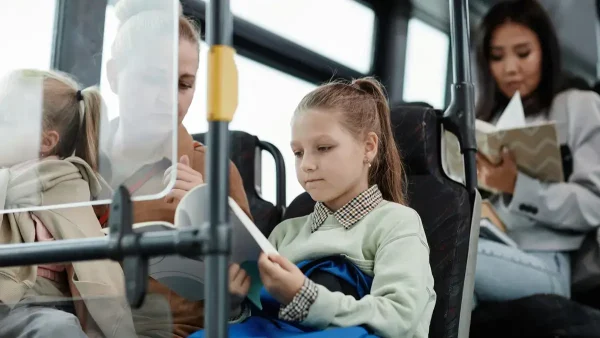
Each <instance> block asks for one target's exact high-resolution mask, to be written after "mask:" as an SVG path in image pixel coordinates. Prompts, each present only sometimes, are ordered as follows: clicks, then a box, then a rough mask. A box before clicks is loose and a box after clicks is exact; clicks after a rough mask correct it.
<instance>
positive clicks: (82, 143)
mask: <svg viewBox="0 0 600 338" xmlns="http://www.w3.org/2000/svg"><path fill="white" fill-rule="evenodd" d="M78 93H80V94H81V96H80V97H79V98H80V99H81V102H80V112H79V114H80V121H81V125H80V130H79V134H78V137H77V142H76V146H75V156H77V157H80V158H81V159H83V160H84V161H85V162H87V163H88V164H89V165H90V167H92V169H93V170H94V171H98V143H99V138H100V137H99V128H100V116H101V113H102V109H103V106H104V105H103V101H102V96H101V94H100V91H99V90H98V88H96V87H90V88H87V89H84V90H82V91H81V92H78ZM78 96H79V95H78Z"/></svg>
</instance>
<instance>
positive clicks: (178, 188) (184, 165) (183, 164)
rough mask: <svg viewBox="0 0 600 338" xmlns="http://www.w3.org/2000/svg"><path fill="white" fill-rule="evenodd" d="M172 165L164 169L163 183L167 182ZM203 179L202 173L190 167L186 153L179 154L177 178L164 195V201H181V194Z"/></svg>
mask: <svg viewBox="0 0 600 338" xmlns="http://www.w3.org/2000/svg"><path fill="white" fill-rule="evenodd" d="M172 170H173V167H171V168H169V169H167V170H166V171H165V175H164V178H163V183H165V184H167V183H168V181H169V179H170V176H171V171H172ZM203 183H204V179H203V177H202V174H200V173H199V172H197V171H196V170H194V169H192V168H191V167H190V158H189V157H188V156H187V155H183V156H181V158H180V159H179V163H177V180H176V181H175V185H174V186H173V189H171V191H170V192H169V193H168V194H167V196H165V202H167V203H175V202H179V201H181V199H182V198H183V196H185V194H187V192H188V191H190V190H192V189H193V188H194V187H196V186H198V185H200V184H203Z"/></svg>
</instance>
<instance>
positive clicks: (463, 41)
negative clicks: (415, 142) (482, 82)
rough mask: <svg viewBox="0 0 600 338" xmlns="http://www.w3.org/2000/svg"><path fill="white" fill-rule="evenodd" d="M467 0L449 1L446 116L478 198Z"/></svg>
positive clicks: (471, 188) (467, 182)
mask: <svg viewBox="0 0 600 338" xmlns="http://www.w3.org/2000/svg"><path fill="white" fill-rule="evenodd" d="M469 27H470V26H469V3H468V0H450V42H451V48H452V79H453V84H452V88H451V94H452V101H451V104H450V106H449V107H448V110H447V111H446V114H445V116H446V117H447V118H448V119H450V120H451V122H452V123H453V124H454V127H455V128H456V130H455V131H456V133H457V135H458V136H459V140H460V141H461V150H462V151H463V156H464V160H465V185H466V187H467V190H468V191H469V193H470V194H471V195H472V196H471V197H474V196H475V190H476V189H477V164H476V162H475V153H476V152H477V144H476V142H475V99H474V97H475V95H474V89H473V82H472V80H471V64H470V60H471V55H470V48H469V41H470V36H469Z"/></svg>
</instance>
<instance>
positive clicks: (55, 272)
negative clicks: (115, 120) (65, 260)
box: [30, 213, 65, 282]
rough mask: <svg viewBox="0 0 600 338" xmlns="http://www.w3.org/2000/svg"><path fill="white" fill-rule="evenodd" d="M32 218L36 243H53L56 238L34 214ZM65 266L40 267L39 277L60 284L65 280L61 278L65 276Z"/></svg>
mask: <svg viewBox="0 0 600 338" xmlns="http://www.w3.org/2000/svg"><path fill="white" fill-rule="evenodd" d="M30 215H31V218H32V219H33V222H34V224H35V241H36V242H45V241H53V240H54V238H53V237H52V234H50V232H49V231H48V229H47V228H46V226H45V225H44V223H42V221H41V220H40V219H39V218H37V217H36V216H35V215H34V214H31V213H30ZM64 271H65V266H64V265H61V264H49V265H40V266H38V270H37V275H38V276H40V277H44V278H48V279H50V280H53V281H55V282H60V281H61V280H64V278H61V277H62V276H63V274H64Z"/></svg>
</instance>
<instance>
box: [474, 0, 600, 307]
mask: <svg viewBox="0 0 600 338" xmlns="http://www.w3.org/2000/svg"><path fill="white" fill-rule="evenodd" d="M479 32H480V34H481V36H480V39H479V41H478V50H477V52H478V55H477V63H478V68H479V69H478V72H479V74H478V75H479V81H478V86H479V87H478V90H479V98H480V99H479V100H478V106H477V114H478V116H477V117H478V118H479V119H482V120H485V121H489V122H491V123H495V122H496V119H497V118H498V114H499V113H501V112H502V111H503V110H504V108H505V107H506V105H507V103H508V101H509V100H510V98H512V96H513V94H514V93H515V92H516V91H517V90H518V91H519V93H520V94H521V96H522V98H523V99H522V100H523V107H524V110H525V115H526V120H527V122H528V123H532V122H539V121H544V120H554V121H556V123H557V128H558V136H559V141H560V143H561V144H563V145H565V146H567V147H568V148H569V150H570V152H571V154H572V159H573V160H572V163H573V165H572V171H571V173H570V175H569V177H568V178H567V179H566V181H565V182H564V183H550V182H543V181H540V180H538V179H535V178H532V177H529V176H527V175H525V174H523V173H522V172H520V171H519V169H518V168H517V166H516V164H515V162H514V160H513V157H512V155H511V154H510V153H509V152H506V153H505V154H504V155H503V159H502V162H501V163H499V164H497V165H493V164H491V163H490V162H488V161H487V160H486V159H485V158H483V156H478V163H477V165H478V179H479V181H480V183H484V184H485V185H486V186H489V187H492V188H495V189H496V190H498V191H501V192H502V193H500V194H496V195H493V196H491V197H490V201H491V203H492V205H493V207H494V209H495V210H496V212H497V214H498V216H499V218H500V220H501V221H502V223H503V224H504V226H505V228H506V229H505V230H506V233H507V234H508V236H510V237H511V238H512V239H513V240H514V241H515V242H516V243H517V245H518V248H514V247H512V246H507V245H503V244H500V243H498V242H492V241H489V240H485V239H480V240H479V248H478V256H477V267H476V272H475V301H476V303H477V301H479V302H481V301H504V300H512V299H517V298H521V297H525V296H529V295H533V294H539V293H551V294H558V295H562V296H565V297H569V296H570V274H571V269H570V253H571V252H572V251H574V250H577V249H578V248H579V246H580V245H581V242H582V240H583V237H584V235H585V234H586V232H588V231H590V230H592V229H594V228H595V227H598V226H599V225H600V96H598V95H597V94H596V93H594V92H592V91H586V90H577V89H565V86H564V85H563V83H564V82H563V79H562V77H561V67H560V52H559V45H558V41H557V37H556V34H555V32H554V29H553V27H552V24H551V22H550V19H549V18H548V15H547V14H546V13H545V11H544V9H543V8H542V7H541V6H540V5H539V4H538V3H537V2H536V1H533V0H526V1H523V0H517V1H506V2H501V3H499V4H497V5H496V6H494V7H493V8H492V9H491V10H490V11H489V12H488V14H487V15H486V17H485V18H484V19H483V22H482V24H481V27H480V29H479Z"/></svg>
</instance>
